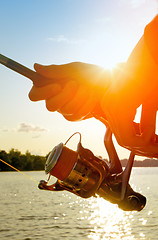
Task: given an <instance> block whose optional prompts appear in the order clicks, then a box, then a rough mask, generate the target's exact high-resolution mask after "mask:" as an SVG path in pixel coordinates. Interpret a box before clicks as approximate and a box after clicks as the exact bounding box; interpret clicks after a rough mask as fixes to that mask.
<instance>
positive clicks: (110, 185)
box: [39, 134, 146, 211]
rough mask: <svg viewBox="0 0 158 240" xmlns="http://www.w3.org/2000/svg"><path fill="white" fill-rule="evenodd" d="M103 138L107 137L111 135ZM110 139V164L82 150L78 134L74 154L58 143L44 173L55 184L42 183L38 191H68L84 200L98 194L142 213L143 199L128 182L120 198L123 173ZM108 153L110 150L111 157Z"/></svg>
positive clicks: (127, 208) (123, 206) (64, 145)
mask: <svg viewBox="0 0 158 240" xmlns="http://www.w3.org/2000/svg"><path fill="white" fill-rule="evenodd" d="M72 136H73V135H72ZM105 136H106V138H107V136H108V137H109V136H111V135H109V134H108V135H105ZM109 139H110V140H108V141H107V142H106V144H105V146H106V148H107V151H108V152H109V148H108V147H107V143H109V144H110V156H111V159H110V160H112V161H109V162H108V161H107V162H106V161H104V160H103V159H101V158H98V157H96V156H95V155H94V154H93V153H92V152H91V151H90V150H89V149H86V148H84V147H83V146H82V144H81V135H80V141H79V143H78V147H77V151H73V150H71V149H69V148H67V147H66V144H63V143H60V144H58V145H57V146H56V147H54V148H53V150H52V152H51V153H50V154H49V156H48V159H47V161H46V164H45V172H46V174H49V177H50V176H54V177H56V178H57V182H56V183H55V184H53V185H48V182H46V181H43V180H42V181H40V183H39V188H40V189H44V190H50V191H62V190H67V191H69V192H71V193H74V194H76V195H77V196H80V197H83V198H89V197H92V196H97V195H99V196H100V197H102V198H104V199H105V200H107V201H110V202H111V203H114V204H117V205H118V206H119V207H120V208H121V209H123V210H125V211H133V210H136V211H140V210H142V209H143V208H144V206H145V204H146V198H145V197H144V196H143V195H141V194H139V193H137V192H135V191H134V190H133V189H132V188H131V186H130V185H129V183H127V185H126V189H125V191H124V192H125V194H124V195H123V197H122V186H123V184H122V182H123V181H122V179H123V174H124V172H123V170H122V167H121V164H120V161H119V159H118V157H116V156H117V155H116V154H117V153H116V152H115V148H114V146H113V144H112V139H111V137H110V138H109ZM68 140H69V139H68ZM66 143H67V142H66ZM104 143H105V142H104ZM111 151H113V154H112V155H111ZM113 156H115V158H113ZM114 160H115V161H114ZM114 162H115V164H114ZM118 163H119V164H118ZM115 165H116V166H115Z"/></svg>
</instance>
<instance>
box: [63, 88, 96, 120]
mask: <svg viewBox="0 0 158 240" xmlns="http://www.w3.org/2000/svg"><path fill="white" fill-rule="evenodd" d="M95 105H96V97H95V96H94V93H92V92H90V93H88V92H87V89H81V88H80V89H79V90H78V92H77V93H76V95H75V97H74V98H73V99H72V101H70V102H69V103H68V104H66V105H65V106H63V107H62V108H61V109H60V111H59V112H61V113H62V114H63V115H64V117H65V118H66V119H68V120H69V121H79V120H83V119H84V118H85V117H86V116H88V114H90V113H91V112H92V111H93V109H94V106H95Z"/></svg>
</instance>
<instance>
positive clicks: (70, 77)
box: [29, 62, 111, 121]
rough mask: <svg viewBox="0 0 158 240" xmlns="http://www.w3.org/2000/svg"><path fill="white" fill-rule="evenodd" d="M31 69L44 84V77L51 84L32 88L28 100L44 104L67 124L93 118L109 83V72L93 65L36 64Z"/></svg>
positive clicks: (77, 63)
mask: <svg viewBox="0 0 158 240" xmlns="http://www.w3.org/2000/svg"><path fill="white" fill-rule="evenodd" d="M34 67H35V70H36V71H37V72H38V73H39V74H40V75H42V76H43V81H44V78H45V77H48V78H52V84H49V85H46V86H44V87H36V86H33V87H32V89H31V91H30V93H29V98H30V99H31V100H32V101H39V100H45V101H46V107H47V109H48V110H49V111H52V112H53V111H58V112H59V113H61V114H62V115H63V116H64V117H65V118H66V119H67V120H70V121H77V120H82V119H85V118H89V117H92V114H91V112H93V109H94V108H95V106H96V104H97V103H98V102H99V99H100V98H101V96H102V95H103V94H104V93H105V91H106V89H107V88H108V85H109V83H110V81H111V75H110V71H107V70H105V69H103V68H101V67H98V66H96V65H92V64H86V63H79V62H76V63H70V64H64V65H50V66H42V65H39V64H35V66H34Z"/></svg>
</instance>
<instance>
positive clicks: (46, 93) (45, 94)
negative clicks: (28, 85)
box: [29, 84, 61, 101]
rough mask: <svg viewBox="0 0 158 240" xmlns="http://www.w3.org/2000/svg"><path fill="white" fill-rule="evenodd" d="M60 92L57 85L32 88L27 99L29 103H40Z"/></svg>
mask: <svg viewBox="0 0 158 240" xmlns="http://www.w3.org/2000/svg"><path fill="white" fill-rule="evenodd" d="M60 92H61V86H60V85H59V84H50V85H46V86H44V87H41V88H40V87H35V86H33V87H32V89H31V90H30V92H29V98H30V100H31V101H40V100H45V99H49V98H51V97H53V96H55V95H57V94H58V93H60Z"/></svg>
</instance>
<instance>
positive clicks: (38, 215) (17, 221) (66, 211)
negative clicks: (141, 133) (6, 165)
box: [0, 168, 158, 240]
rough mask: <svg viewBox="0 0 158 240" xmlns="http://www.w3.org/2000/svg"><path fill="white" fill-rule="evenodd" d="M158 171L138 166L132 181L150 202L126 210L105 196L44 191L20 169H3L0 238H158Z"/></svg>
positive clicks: (37, 174) (38, 175)
mask: <svg viewBox="0 0 158 240" xmlns="http://www.w3.org/2000/svg"><path fill="white" fill-rule="evenodd" d="M28 174H29V175H30V176H32V177H34V178H35V179H37V180H40V179H41V178H43V176H44V173H43V172H29V173H28ZM157 174H158V169H156V168H155V169H151V168H148V169H134V171H133V173H132V180H131V182H132V185H133V186H134V187H135V188H136V186H137V189H136V190H137V191H140V192H142V193H143V194H144V195H146V196H147V199H148V202H147V206H146V207H145V209H143V210H142V211H141V212H124V211H122V210H121V209H119V208H118V207H117V206H116V205H113V204H111V203H109V202H107V201H105V200H103V199H101V198H90V199H82V198H80V197H77V196H75V195H73V194H71V193H68V192H65V191H63V192H56V193H52V192H47V191H41V190H39V189H38V188H37V185H36V184H35V183H34V182H32V181H30V180H29V179H27V178H25V177H24V176H21V175H20V174H19V173H15V172H9V173H0V182H1V185H0V191H1V201H0V239H3V240H6V239H16V240H18V239H20V240H23V239H25V240H29V239H48V240H49V239H51V240H61V239H66V240H74V239H75V240H86V239H87V240H88V239H92V240H105V239H118V240H122V239H124V240H130V239H132V240H133V239H134V240H135V239H136V240H139V239H152V240H153V239H157V236H158V229H157V224H158V208H157V197H158V196H157V195H158V192H157V181H156V179H157Z"/></svg>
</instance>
